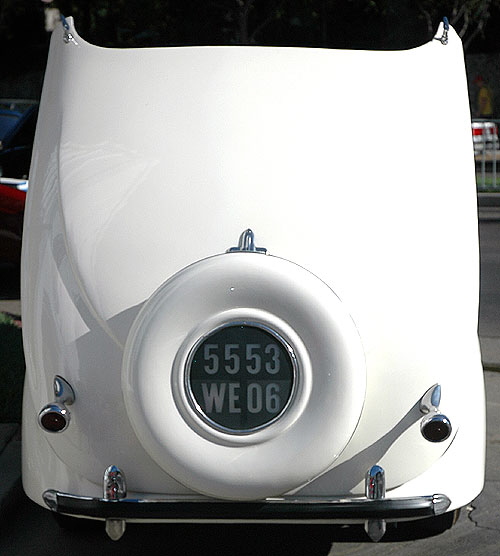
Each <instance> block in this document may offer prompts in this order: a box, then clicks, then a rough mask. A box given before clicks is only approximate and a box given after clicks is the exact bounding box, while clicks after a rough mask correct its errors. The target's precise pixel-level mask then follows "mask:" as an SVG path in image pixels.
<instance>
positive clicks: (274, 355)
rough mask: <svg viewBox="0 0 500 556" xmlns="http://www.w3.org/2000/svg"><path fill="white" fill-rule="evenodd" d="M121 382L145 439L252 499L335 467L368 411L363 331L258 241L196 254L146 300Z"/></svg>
mask: <svg viewBox="0 0 500 556" xmlns="http://www.w3.org/2000/svg"><path fill="white" fill-rule="evenodd" d="M122 386H123V392H124V399H125V404H126V408H127V412H128V415H129V418H130V421H131V424H132V426H133V428H134V430H135V432H136V434H137V437H138V439H139V440H140V442H141V443H142V445H143V447H144V449H145V450H146V451H147V452H148V453H149V454H150V455H151V457H153V459H154V460H155V461H156V462H157V463H158V464H159V465H160V466H161V467H162V468H163V469H164V470H165V471H166V472H167V473H168V474H169V475H171V476H172V477H174V478H175V479H176V480H178V481H180V482H181V483H183V484H184V485H186V486H187V487H189V488H191V489H193V490H195V491H197V492H199V493H202V494H206V495H208V496H212V497H217V498H225V499H233V500H255V499H261V498H266V497H269V496H277V495H281V494H284V493H286V492H289V491H291V490H295V489H297V488H299V487H301V486H303V485H304V484H306V483H308V482H310V481H311V480H312V479H314V478H316V477H317V476H319V475H320V474H322V473H323V472H325V471H326V470H327V469H328V468H330V467H331V466H332V464H333V463H334V461H335V459H336V458H337V457H338V456H339V454H340V453H341V452H342V450H343V449H344V448H345V446H346V444H347V443H348V441H349V439H350V438H351V436H352V434H353V432H354V429H355V427H356V424H357V422H358V420H359V417H360V414H361V410H362V407H363V402H364V395H365V387H366V367H365V359H364V353H363V349H362V345H361V340H360V337H359V334H358V332H357V329H356V327H355V325H354V322H353V320H352V319H351V317H350V315H349V313H348V312H347V310H346V309H345V307H344V306H343V304H342V302H341V301H340V300H339V298H338V297H337V296H336V295H335V293H334V292H333V291H332V290H331V289H330V288H329V287H328V286H327V285H326V284H325V283H324V282H322V281H321V280H320V279H318V278H317V277H316V276H314V275H313V274H311V273H310V272H308V271H307V270H305V269H304V268H302V267H300V266H298V265H296V264H294V263H292V262H290V261H287V260H284V259H280V258H277V257H273V256H269V255H264V254H260V253H248V252H236V253H226V254H222V255H217V256H214V257H210V258H207V259H203V260H201V261H198V262H196V263H194V264H192V265H191V266H189V267H187V268H185V269H183V270H181V271H180V272H178V273H177V274H175V275H174V276H173V277H172V278H170V279H169V280H167V281H166V282H165V283H164V284H163V285H162V286H161V287H160V288H159V289H158V290H157V291H156V292H155V293H154V294H153V295H152V296H151V297H150V298H149V299H148V301H147V302H146V303H145V305H144V306H143V308H142V309H141V311H140V313H139V315H138V316H137V318H136V320H135V322H134V324H133V326H132V328H131V330H130V333H129V336H128V339H127V342H126V346H125V353H124V363H123V372H122Z"/></svg>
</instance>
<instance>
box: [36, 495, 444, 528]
mask: <svg viewBox="0 0 500 556" xmlns="http://www.w3.org/2000/svg"><path fill="white" fill-rule="evenodd" d="M43 499H44V501H45V503H46V504H47V506H48V507H49V508H50V509H51V510H52V511H55V512H59V513H62V514H67V515H73V516H82V517H88V518H93V519H106V520H109V519H112V520H116V519H119V520H125V521H129V520H130V521H136V520H145V521H180V522H182V521H183V522H214V521H217V522H226V523H231V522H233V523H236V522H271V521H277V522H317V523H321V522H326V523H335V522H338V523H363V522H365V521H367V520H385V521H404V520H410V519H418V518H424V517H431V516H435V515H439V514H442V513H444V512H445V511H446V510H447V509H448V507H449V506H450V500H449V498H447V497H446V496H445V495H444V494H432V495H429V496H420V497H414V498H383V499H379V500H377V499H370V498H364V497H363V498H331V499H317V498H312V499H309V498H296V499H289V498H270V499H266V500H265V501H258V502H228V501H224V500H196V501H195V500H181V499H175V500H158V499H156V500H151V499H139V498H122V499H119V500H110V499H106V498H90V497H85V496H75V495H73V494H67V493H64V492H58V491H56V490H47V491H45V492H44V494H43Z"/></svg>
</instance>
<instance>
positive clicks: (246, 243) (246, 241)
mask: <svg viewBox="0 0 500 556" xmlns="http://www.w3.org/2000/svg"><path fill="white" fill-rule="evenodd" d="M237 251H248V252H251V253H264V254H266V253H267V249H266V248H265V247H255V235H254V233H253V231H252V230H251V229H250V228H248V229H247V230H245V231H244V232H243V233H242V234H241V235H240V239H239V241H238V247H231V248H229V249H228V250H227V251H226V253H235V252H237Z"/></svg>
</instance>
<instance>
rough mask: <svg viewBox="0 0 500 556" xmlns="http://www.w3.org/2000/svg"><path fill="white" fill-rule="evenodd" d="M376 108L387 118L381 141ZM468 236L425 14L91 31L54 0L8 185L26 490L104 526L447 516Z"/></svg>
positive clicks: (467, 165)
mask: <svg viewBox="0 0 500 556" xmlns="http://www.w3.org/2000/svg"><path fill="white" fill-rule="evenodd" d="M447 32H448V30H447V29H443V27H441V28H440V30H439V31H438V37H440V36H441V34H443V35H446V33H447ZM445 43H447V44H445ZM132 75H133V79H131V76H132ZM413 99H414V100H415V101H413ZM444 106H446V110H443V107H444ZM408 107H411V109H409V108H408ZM391 116H392V119H393V120H394V121H396V120H397V119H398V118H403V117H404V119H405V123H406V125H405V129H407V130H411V132H410V131H409V132H408V134H407V135H406V136H402V137H401V140H400V141H399V142H398V144H397V145H395V147H394V149H391V153H390V157H388V155H387V151H386V148H385V145H386V144H387V142H388V141H389V140H390V139H391V138H392V137H393V130H391V129H389V128H388V127H387V126H386V125H382V123H383V122H386V121H387V119H388V118H391ZM356 120H359V122H358V123H359V125H358V124H357V123H356ZM367 121H368V124H367ZM429 121H432V122H434V123H435V125H436V126H438V127H440V129H441V132H440V133H438V134H435V135H433V136H432V137H429V135H428V133H427V128H428V122H429ZM353 122H354V123H353ZM361 125H363V128H364V129H366V128H368V129H367V133H368V134H369V136H370V137H371V138H372V139H373V140H372V141H369V144H370V145H373V148H372V149H371V150H370V151H369V152H364V153H363V152H362V151H360V150H359V149H355V148H354V149H353V148H351V147H352V145H355V144H356V140H357V136H358V131H357V130H358V129H359V126H361ZM381 129H383V130H386V132H382V133H386V134H387V137H383V136H381V135H380V133H381V132H380V130H381ZM360 153H361V154H362V156H361V155H360ZM415 160H418V161H419V162H418V164H415ZM450 198H453V210H452V211H450V210H449V199H450ZM478 260H479V259H478V239H477V216H476V193H475V173H474V160H473V153H472V148H471V141H470V119H469V102H468V96H467V84H466V78H465V69H464V64H463V53H462V46H461V43H460V39H459V38H458V36H457V35H456V34H455V32H454V31H453V30H452V29H450V30H449V37H448V40H433V41H431V42H429V43H427V44H424V45H423V46H421V47H418V48H415V49H413V50H408V51H397V52H382V51H379V52H375V51H374V52H369V51H349V50H323V49H308V48H274V47H234V46H232V47H169V48H146V49H106V48H99V47H96V46H93V45H91V44H89V43H87V42H86V41H85V40H84V39H83V38H82V37H80V36H79V35H78V33H77V31H76V30H75V28H74V25H73V20H72V19H71V18H68V19H67V20H63V25H62V26H59V27H58V28H56V30H55V31H54V33H53V37H52V41H51V47H50V54H49V60H48V66H47V72H46V77H45V83H44V88H43V95H42V101H41V106H40V117H39V122H38V128H37V133H36V137H35V147H34V154H33V161H32V167H31V171H30V188H29V193H28V201H27V207H26V213H25V228H24V240H23V260H22V265H23V272H22V277H23V278H22V311H23V334H24V342H25V353H26V364H27V371H26V382H25V395H24V410H23V443H24V444H23V484H24V488H25V491H26V493H27V494H28V496H29V497H30V498H31V499H32V500H34V501H35V502H37V503H38V504H40V505H41V506H44V507H46V508H48V509H50V510H52V511H53V512H56V513H57V514H59V515H63V516H69V517H72V516H73V517H77V518H92V519H100V520H103V521H104V522H105V523H106V530H107V532H108V534H109V535H110V536H111V537H112V538H113V539H118V538H120V537H121V535H122V534H123V532H124V530H125V525H126V523H127V522H129V521H149V522H151V521H160V522H162V521H165V522H168V521H170V522H190V521H191V522H199V521H206V522H217V523H220V522H235V521H236V522H271V521H272V522H299V523H343V524H361V525H364V526H365V528H366V530H367V532H368V534H369V536H370V537H371V538H372V539H373V540H378V539H379V538H381V536H382V535H383V534H384V532H385V530H386V527H387V526H388V524H389V525H390V524H392V523H393V522H399V521H410V520H425V521H422V522H419V523H423V524H425V525H426V526H427V527H429V528H436V529H445V528H447V527H449V526H451V524H452V523H453V520H454V518H455V516H456V514H457V512H458V510H459V509H460V508H461V507H463V506H465V505H467V504H468V503H470V502H471V500H473V499H474V498H475V497H476V496H477V495H478V494H479V493H480V492H481V489H482V486H483V480H484V450H485V402H484V386H483V376H482V367H481V357H480V352H479V343H478V338H477V311H478V291H479V277H478V266H479V265H478Z"/></svg>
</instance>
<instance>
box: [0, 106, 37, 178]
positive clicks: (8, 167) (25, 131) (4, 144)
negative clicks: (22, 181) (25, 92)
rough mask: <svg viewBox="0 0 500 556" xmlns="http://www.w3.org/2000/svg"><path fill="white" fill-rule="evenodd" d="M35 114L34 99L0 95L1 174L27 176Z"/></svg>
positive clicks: (15, 176)
mask: <svg viewBox="0 0 500 556" xmlns="http://www.w3.org/2000/svg"><path fill="white" fill-rule="evenodd" d="M37 117H38V103H37V102H36V101H32V100H24V99H19V100H17V99H3V100H2V99H0V176H4V177H9V178H27V177H28V173H29V167H30V162H31V152H32V150H33V140H34V136H35V128H36V120H37Z"/></svg>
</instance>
